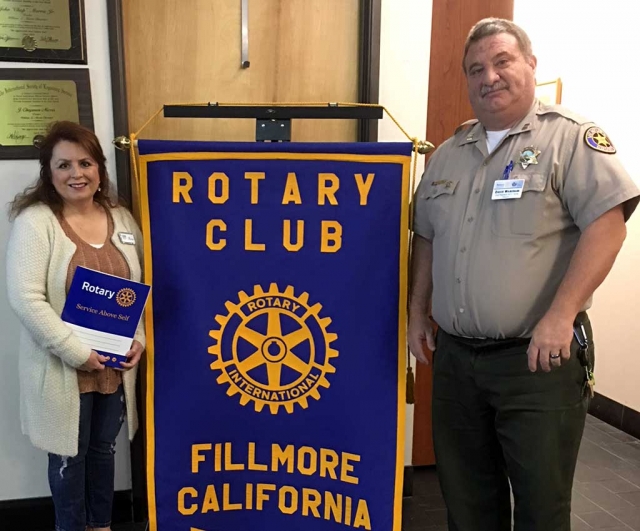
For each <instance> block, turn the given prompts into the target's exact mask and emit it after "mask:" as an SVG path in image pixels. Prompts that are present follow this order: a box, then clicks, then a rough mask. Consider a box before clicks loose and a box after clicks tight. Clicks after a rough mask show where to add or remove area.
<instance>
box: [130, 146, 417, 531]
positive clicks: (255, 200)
mask: <svg viewBox="0 0 640 531" xmlns="http://www.w3.org/2000/svg"><path fill="white" fill-rule="evenodd" d="M411 148H412V146H411V144H407V143H387V144H385V143H378V144H375V143H372V144H369V143H361V144H356V143H354V144H299V143H287V144H276V143H273V144H268V143H267V144H262V143H205V142H167V141H143V140H140V141H138V153H139V155H138V160H139V170H140V199H141V218H142V228H143V233H144V238H145V282H146V283H148V284H151V285H152V286H153V291H152V293H151V295H150V297H149V302H148V305H147V314H146V315H147V317H146V322H147V338H148V339H147V341H148V345H147V352H148V372H147V436H148V437H147V461H148V462H147V473H148V478H147V479H148V493H149V519H150V529H151V531H179V530H186V531H199V530H201V531H220V530H233V531H255V530H258V529H260V530H265V531H270V530H273V531H275V530H277V531H288V530H291V531H294V530H300V529H305V530H308V531H321V530H322V531H324V530H334V529H335V530H337V529H343V528H354V529H366V530H372V529H373V530H376V531H400V520H401V501H402V499H401V498H402V471H403V465H404V398H405V397H404V393H405V381H404V371H405V356H406V338H405V326H406V322H405V321H406V291H407V290H406V282H407V278H406V277H407V253H408V250H407V242H408V204H409V198H408V196H409V174H410V159H411Z"/></svg>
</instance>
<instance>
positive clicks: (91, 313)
mask: <svg viewBox="0 0 640 531" xmlns="http://www.w3.org/2000/svg"><path fill="white" fill-rule="evenodd" d="M150 290H151V287H150V286H147V285H146V284H141V283H139V282H133V281H131V280H127V279H124V278H120V277H115V276H113V275H107V274H105V273H100V272H99V271H94V270H92V269H87V268H85V267H78V268H77V269H76V271H75V274H74V275H73V280H72V281H71V287H70V288H69V293H68V294H67V301H66V303H65V305H64V309H63V310H62V316H61V317H62V320H63V321H64V322H65V323H66V324H67V326H69V327H70V328H71V329H72V330H73V332H74V334H76V336H78V339H80V341H81V342H82V343H83V344H84V345H85V346H87V347H88V348H90V349H92V350H95V351H96V352H98V353H99V354H102V355H103V356H108V357H109V360H108V361H107V362H105V365H108V366H110V367H116V368H120V362H121V361H127V358H126V353H127V352H128V351H129V349H130V348H131V342H132V341H133V336H134V335H135V333H136V328H137V327H138V323H139V322H140V317H141V316H142V312H143V310H144V306H145V304H146V302H147V297H148V296H149V291H150Z"/></svg>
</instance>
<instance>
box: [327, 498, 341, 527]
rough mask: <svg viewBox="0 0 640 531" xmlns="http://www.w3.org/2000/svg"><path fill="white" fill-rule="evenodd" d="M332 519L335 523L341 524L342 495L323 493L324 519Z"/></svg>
mask: <svg viewBox="0 0 640 531" xmlns="http://www.w3.org/2000/svg"><path fill="white" fill-rule="evenodd" d="M331 517H333V519H334V521H336V522H337V523H341V522H342V494H336V497H335V498H334V497H333V494H332V493H331V492H329V491H327V492H325V493H324V519H325V520H329V519H331Z"/></svg>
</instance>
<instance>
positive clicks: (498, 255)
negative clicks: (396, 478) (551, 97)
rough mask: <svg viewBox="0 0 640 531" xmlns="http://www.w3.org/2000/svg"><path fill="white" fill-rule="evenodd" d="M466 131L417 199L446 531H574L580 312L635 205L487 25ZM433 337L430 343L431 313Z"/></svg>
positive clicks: (617, 175)
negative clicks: (539, 95)
mask: <svg viewBox="0 0 640 531" xmlns="http://www.w3.org/2000/svg"><path fill="white" fill-rule="evenodd" d="M463 66H464V71H465V75H466V78H467V87H468V92H469V98H470V101H471V105H472V107H473V109H474V112H475V115H476V117H477V120H472V121H470V122H467V123H465V124H463V125H462V126H461V127H459V128H458V130H457V131H456V133H455V135H454V136H453V137H451V138H449V139H448V140H447V141H446V142H444V143H443V144H442V145H441V146H440V147H439V148H438V150H437V151H436V152H435V153H434V154H433V156H432V157H431V158H430V160H429V163H428V166H427V169H426V172H425V174H424V176H423V178H422V181H421V183H420V185H419V187H418V190H417V191H416V195H415V207H414V221H413V231H414V240H413V248H412V287H411V297H410V312H409V346H410V348H411V351H412V352H413V354H414V355H415V356H416V358H417V359H418V360H419V361H422V362H426V357H425V349H424V346H425V345H426V346H427V347H428V348H429V349H430V350H432V351H435V353H434V360H435V361H434V383H433V386H434V389H433V433H434V443H435V450H436V461H437V467H438V474H439V477H440V482H441V486H442V491H443V494H444V498H445V502H446V504H447V508H448V511H449V529H450V531H508V530H510V529H511V506H510V495H509V486H510V485H511V487H512V489H513V495H514V499H515V510H514V514H513V518H514V523H515V530H516V531H564V530H569V529H570V516H569V515H570V510H571V487H572V482H573V475H574V471H575V465H576V461H577V456H578V448H579V446H580V440H581V437H582V432H583V428H584V422H585V417H586V413H587V407H588V402H589V400H588V397H589V395H590V391H591V386H592V383H593V382H592V374H591V370H592V368H593V343H592V342H591V327H590V325H589V321H588V319H587V315H586V313H585V310H586V309H587V308H588V307H589V306H590V302H591V296H592V294H593V292H594V291H595V289H596V288H597V287H598V286H599V285H600V284H601V283H602V281H603V280H604V279H605V277H606V275H607V274H608V272H609V271H610V269H611V267H612V265H613V263H614V260H615V258H616V255H617V254H618V251H620V248H621V246H622V243H623V241H624V239H625V236H626V227H625V222H626V220H627V219H628V218H629V216H630V215H631V214H632V212H633V210H634V208H635V207H636V205H637V203H638V195H639V190H638V188H637V187H636V186H635V184H634V183H633V181H632V180H631V179H630V177H629V176H628V174H627V173H626V172H625V170H624V169H623V168H622V166H621V165H620V162H619V161H618V159H617V157H616V155H615V152H616V150H615V148H614V146H613V144H612V142H611V140H609V138H608V137H607V135H606V134H605V133H604V132H603V131H602V129H600V128H598V127H597V126H596V125H595V124H593V123H591V122H589V121H587V120H585V119H583V118H581V117H580V116H577V115H575V114H573V113H571V112H569V111H567V110H565V109H562V108H560V107H557V106H546V105H542V104H541V103H540V102H538V101H537V100H536V99H535V95H534V92H535V83H536V82H535V73H536V58H535V56H534V55H533V54H532V50H531V42H530V41H529V38H528V37H527V35H526V34H525V32H524V31H523V30H522V29H521V28H519V27H518V26H516V25H515V24H513V23H512V22H510V21H507V20H502V19H485V20H482V21H480V22H479V23H478V24H476V25H475V26H474V27H473V28H472V30H471V32H470V34H469V37H468V38H467V42H466V45H465V55H464V60H463ZM430 310H432V312H433V318H434V320H435V321H436V322H437V324H438V333H437V337H435V338H434V333H433V329H432V327H431V323H430V320H429V311H430Z"/></svg>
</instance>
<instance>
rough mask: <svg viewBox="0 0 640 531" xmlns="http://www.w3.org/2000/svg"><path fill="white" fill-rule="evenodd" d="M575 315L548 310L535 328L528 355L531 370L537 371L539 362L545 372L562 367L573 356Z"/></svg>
mask: <svg viewBox="0 0 640 531" xmlns="http://www.w3.org/2000/svg"><path fill="white" fill-rule="evenodd" d="M574 319H575V316H566V315H558V314H553V313H550V312H547V314H546V315H545V316H544V317H543V318H542V319H541V320H540V322H539V323H538V325H537V326H536V327H535V328H534V330H533V335H532V336H531V342H530V343H529V349H528V350H527V356H528V357H529V370H530V371H531V372H536V370H537V368H538V363H540V367H542V370H543V371H545V372H549V371H550V370H551V368H552V367H560V365H562V362H566V361H568V360H569V358H570V357H571V341H572V340H573V321H574Z"/></svg>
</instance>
